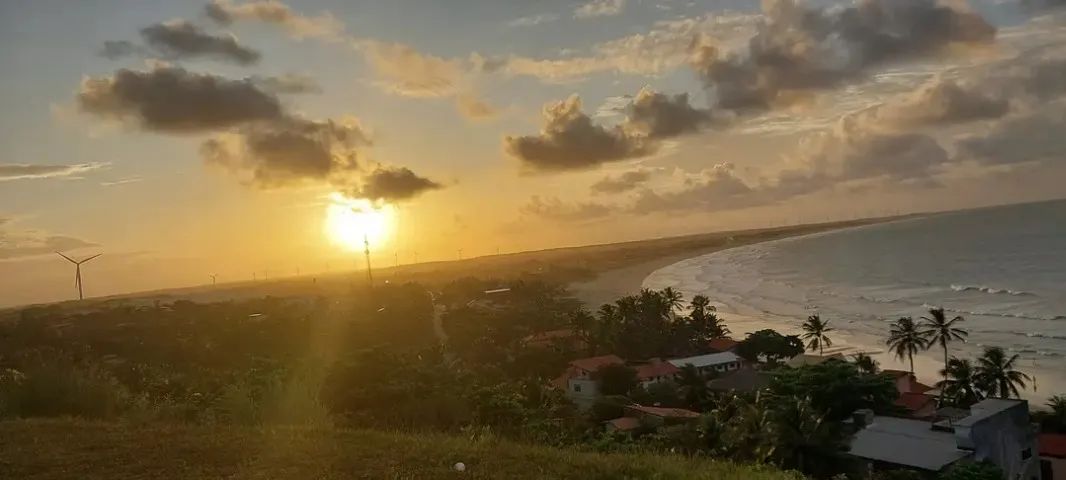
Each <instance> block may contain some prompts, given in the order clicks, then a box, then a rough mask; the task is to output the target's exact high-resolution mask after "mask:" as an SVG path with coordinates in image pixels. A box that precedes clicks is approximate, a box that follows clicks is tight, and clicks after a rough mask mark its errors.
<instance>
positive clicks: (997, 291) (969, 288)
mask: <svg viewBox="0 0 1066 480" xmlns="http://www.w3.org/2000/svg"><path fill="white" fill-rule="evenodd" d="M951 289H952V290H954V291H956V292H982V293H988V294H992V295H1014V296H1016V297H1032V296H1036V294H1035V293H1030V292H1025V291H1021V290H1010V289H1006V288H992V287H986V286H984V285H952V286H951Z"/></svg>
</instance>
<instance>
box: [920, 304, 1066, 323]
mask: <svg viewBox="0 0 1066 480" xmlns="http://www.w3.org/2000/svg"><path fill="white" fill-rule="evenodd" d="M922 308H937V306H936V305H930V304H928V303H926V304H923V305H922ZM943 308H944V310H945V311H948V312H952V313H958V314H962V315H980V316H982V317H1003V318H1018V319H1022V320H1042V321H1052V322H1054V321H1060V320H1066V315H1053V316H1050V317H1045V316H1040V315H1035V314H1022V313H1004V312H982V311H979V310H963V309H959V308H948V307H943Z"/></svg>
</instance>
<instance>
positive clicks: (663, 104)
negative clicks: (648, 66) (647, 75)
mask: <svg viewBox="0 0 1066 480" xmlns="http://www.w3.org/2000/svg"><path fill="white" fill-rule="evenodd" d="M712 120H713V116H712V115H711V112H710V110H702V109H698V108H693V107H692V106H691V105H689V102H688V94H687V93H679V94H677V95H673V96H671V95H666V94H663V93H658V92H655V91H653V90H651V89H649V88H646V87H645V88H642V89H641V90H640V92H638V93H637V96H636V97H635V98H634V99H633V103H631V104H630V105H629V107H628V108H627V109H626V125H625V127H626V129H627V130H628V131H631V132H636V133H638V134H640V135H643V136H646V137H648V138H668V137H676V136H678V135H682V134H686V133H693V132H697V131H699V130H700V129H702V128H703V127H705V126H707V125H709V124H710V123H711V121H712Z"/></svg>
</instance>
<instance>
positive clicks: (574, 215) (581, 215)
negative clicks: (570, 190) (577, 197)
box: [521, 196, 613, 222]
mask: <svg viewBox="0 0 1066 480" xmlns="http://www.w3.org/2000/svg"><path fill="white" fill-rule="evenodd" d="M521 212H522V213H525V214H527V215H533V216H536V217H541V218H544V219H548V220H555V221H564V222H582V221H589V220H596V219H599V218H604V217H607V216H609V215H611V213H612V212H613V209H612V207H610V206H608V205H604V204H601V203H591V202H589V203H575V204H566V203H563V202H562V201H560V200H559V199H558V198H555V197H551V198H541V197H539V196H533V197H532V198H530V200H529V203H527V204H526V205H524V206H522V208H521Z"/></svg>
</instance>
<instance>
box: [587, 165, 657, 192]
mask: <svg viewBox="0 0 1066 480" xmlns="http://www.w3.org/2000/svg"><path fill="white" fill-rule="evenodd" d="M653 173H654V172H653V171H652V170H649V169H645V168H641V169H638V170H631V171H628V172H623V173H622V174H620V175H616V176H610V175H609V176H606V177H603V178H602V179H600V180H599V181H598V182H596V183H594V184H592V186H591V187H589V188H590V189H591V190H592V193H605V194H610V193H622V192H628V191H630V190H633V189H634V188H637V187H639V186H640V185H642V184H644V183H645V182H647V181H648V180H650V179H651V176H652V174H653Z"/></svg>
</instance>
